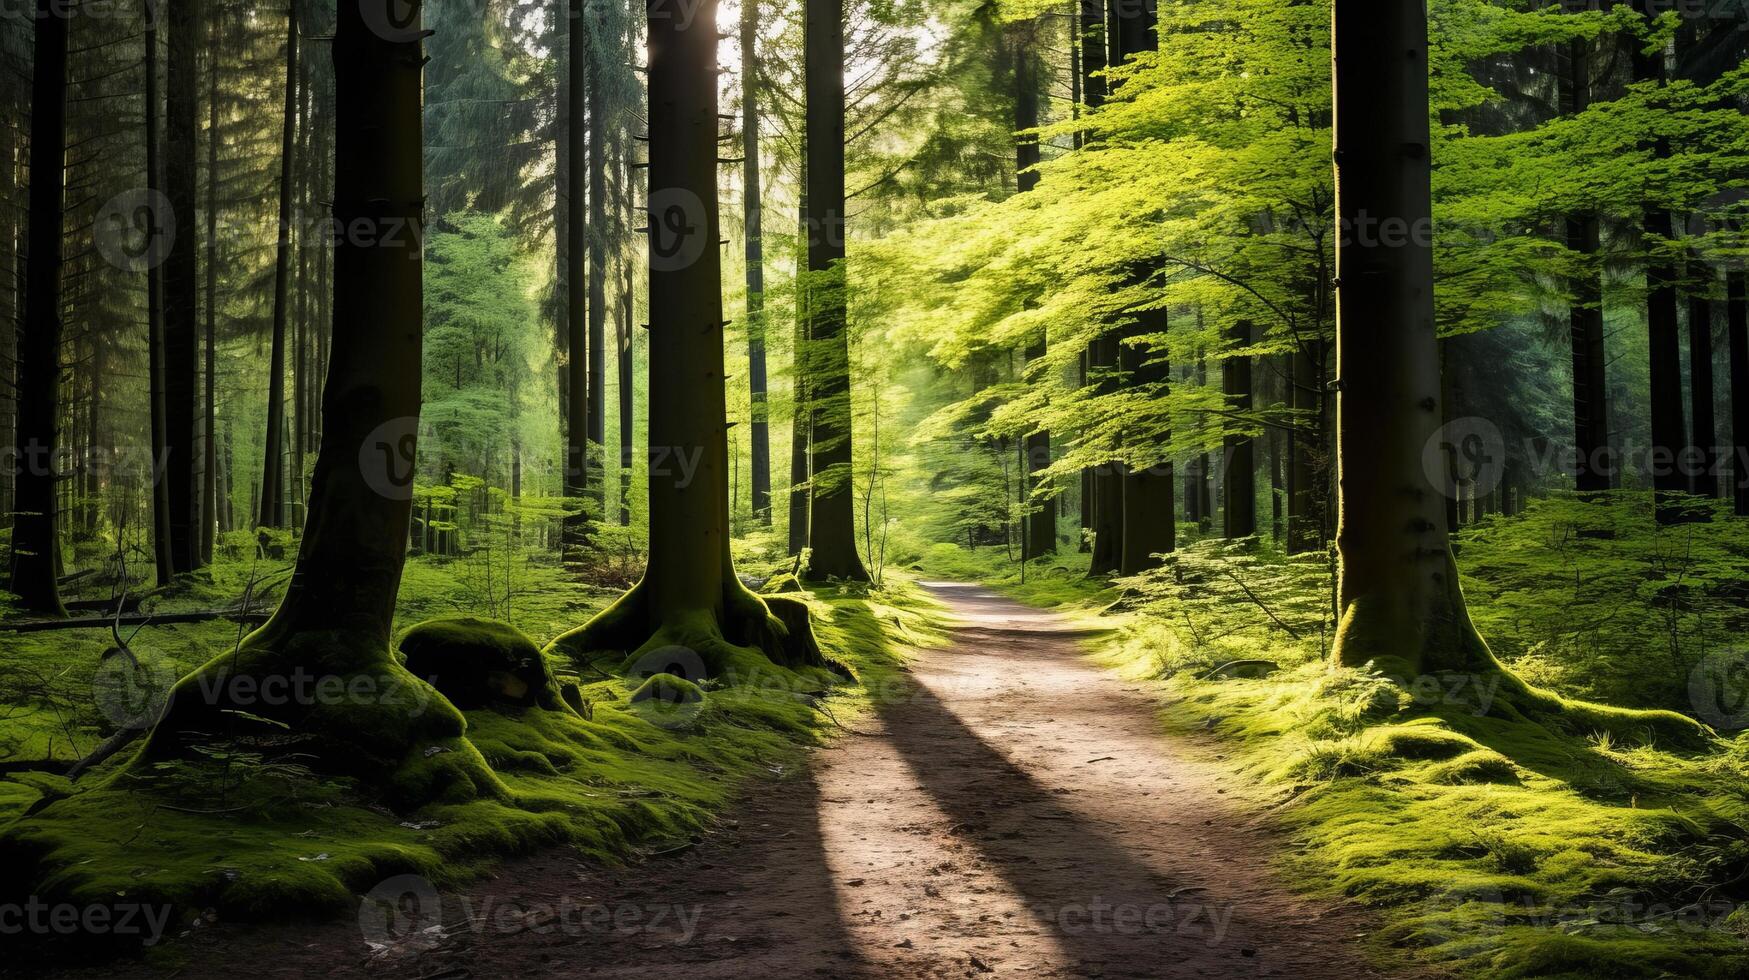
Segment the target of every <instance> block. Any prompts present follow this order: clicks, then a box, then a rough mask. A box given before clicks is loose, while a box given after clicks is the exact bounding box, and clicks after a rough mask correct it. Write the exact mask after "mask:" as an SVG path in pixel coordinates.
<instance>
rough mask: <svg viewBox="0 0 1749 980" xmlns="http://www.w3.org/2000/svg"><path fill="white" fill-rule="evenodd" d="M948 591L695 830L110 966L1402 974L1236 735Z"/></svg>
mask: <svg viewBox="0 0 1749 980" xmlns="http://www.w3.org/2000/svg"><path fill="white" fill-rule="evenodd" d="M930 590H931V591H932V592H933V593H934V594H935V595H936V596H937V598H939V599H940V600H941V601H942V602H944V603H945V604H947V605H948V607H949V609H950V612H951V614H952V616H953V621H954V622H953V629H954V631H953V634H952V636H951V638H950V639H951V642H950V643H949V644H947V645H946V646H943V647H939V648H936V649H929V650H923V651H920V652H919V653H918V654H917V658H916V659H915V660H913V661H912V662H911V663H910V665H909V667H908V668H907V669H906V672H905V673H906V676H905V681H904V683H903V684H901V685H900V686H899V687H898V688H897V689H896V690H895V691H892V692H889V696H887V697H884V698H876V699H875V703H874V705H873V707H872V709H871V710H869V711H868V712H866V713H865V714H863V715H861V716H860V717H857V718H856V719H854V720H852V721H850V725H851V726H852V727H853V728H854V729H855V734H850V735H845V736H844V737H842V738H840V739H838V740H836V741H835V742H833V743H832V744H829V745H827V746H826V747H824V748H822V749H820V750H818V751H816V752H814V753H813V754H812V755H811V757H810V760H811V761H810V763H809V764H808V765H807V766H806V767H804V768H803V769H802V770H801V771H798V772H793V773H788V774H785V775H783V776H780V777H778V778H776V779H774V780H772V781H766V782H762V783H759V784H755V785H752V786H750V787H749V788H748V789H749V792H748V793H747V795H746V798H745V801H744V802H743V803H741V804H740V805H738V806H737V807H735V808H732V809H731V810H730V811H728V812H727V814H726V815H725V819H724V822H723V825H722V832H720V833H716V834H713V835H711V836H710V837H708V838H707V839H706V840H705V842H704V843H702V844H700V845H698V846H696V847H693V848H690V849H687V850H684V851H681V852H679V853H676V854H673V855H669V856H665V857H657V858H654V859H651V860H649V861H646V862H643V863H640V864H635V865H632V866H629V867H622V868H603V867H601V866H600V865H599V864H596V863H593V862H585V861H583V860H580V859H579V858H578V857H576V856H575V855H573V854H569V853H566V852H564V851H559V850H553V851H547V852H544V853H542V854H538V855H535V856H531V857H526V858H520V859H516V860H513V861H510V862H507V863H506V864H504V865H502V866H501V867H500V869H499V870H498V872H497V873H496V874H495V875H493V876H491V877H489V878H487V879H486V880H483V881H480V882H478V883H477V884H475V885H474V886H472V887H470V888H468V889H466V890H464V891H461V892H456V893H449V894H445V895H444V896H443V897H442V903H441V905H442V910H441V914H438V913H437V912H436V911H435V910H434V909H431V908H418V909H417V910H414V909H407V910H405V914H404V915H403V916H402V917H401V918H402V919H403V920H404V921H398V922H396V923H395V924H394V926H393V927H392V928H391V929H390V930H389V931H390V933H391V935H390V936H389V937H388V938H390V939H391V940H392V941H390V942H387V943H386V944H384V943H382V942H380V941H379V942H378V944H377V947H376V948H375V949H374V951H373V950H372V948H371V947H369V946H367V943H366V941H365V940H366V939H368V938H370V933H371V932H372V930H373V929H375V930H377V931H378V932H379V935H378V937H377V938H378V939H379V940H381V939H383V938H385V937H384V936H382V935H380V932H381V931H382V927H381V926H380V924H376V923H366V924H364V926H363V928H362V934H361V924H360V923H355V922H351V921H346V922H334V923H328V924H324V925H310V924H303V925H298V924H293V923H284V924H275V925H256V926H236V927H232V926H221V927H219V928H215V929H210V930H206V931H204V932H201V933H198V934H196V935H194V936H191V937H189V938H188V939H186V940H182V941H179V942H178V943H177V944H176V945H178V946H181V947H182V948H181V949H179V950H176V952H175V953H173V954H172V955H171V956H170V957H167V958H165V959H164V960H162V961H160V963H159V964H158V966H157V967H155V968H148V967H147V966H146V965H145V964H142V963H138V962H135V963H130V964H121V965H117V966H114V967H111V968H110V971H111V972H107V973H106V972H104V971H99V972H97V973H95V974H89V975H94V976H100V975H114V976H119V975H127V976H142V975H147V974H148V973H152V972H159V971H160V970H161V972H162V973H163V974H165V975H169V974H172V973H173V974H174V975H176V976H179V977H197V976H232V975H235V974H236V973H237V971H238V970H239V969H240V968H242V969H247V970H248V971H249V972H250V973H252V974H254V975H256V976H261V977H280V976H285V977H293V976H300V977H301V976H349V975H361V976H362V975H376V976H394V977H420V978H427V980H435V978H446V980H460V978H466V977H486V976H520V975H537V976H544V975H571V974H576V973H578V972H587V973H589V974H590V975H592V976H604V977H644V976H649V977H655V976H670V975H674V974H675V973H676V972H677V971H679V970H684V971H686V973H687V974H688V975H690V976H696V977H751V976H762V975H763V976H795V975H798V974H808V973H811V974H814V975H819V976H833V977H847V976H870V977H950V976H951V977H958V976H967V977H977V976H983V975H993V976H1000V975H1023V976H1036V977H1083V976H1085V977H1149V978H1153V977H1249V976H1282V977H1288V976H1296V977H1343V978H1358V977H1368V976H1380V975H1383V974H1382V973H1381V972H1380V971H1379V970H1378V968H1377V967H1376V966H1374V965H1371V964H1369V963H1368V962H1367V961H1366V960H1365V959H1364V958H1363V956H1362V954H1361V953H1360V952H1359V951H1360V949H1361V948H1362V947H1363V946H1364V945H1365V943H1366V940H1365V937H1366V936H1367V935H1368V934H1369V932H1370V931H1371V930H1372V928H1373V923H1372V922H1371V921H1370V919H1369V918H1368V917H1367V916H1366V915H1365V914H1364V913H1362V912H1361V911H1360V910H1359V909H1357V908H1355V907H1353V906H1341V907H1338V906H1332V905H1329V904H1321V903H1319V902H1317V901H1314V900H1311V899H1307V898H1304V897H1301V896H1299V895H1297V894H1296V893H1294V892H1293V891H1291V890H1290V889H1289V888H1288V887H1287V886H1286V885H1284V884H1283V883H1282V882H1281V881H1280V880H1279V879H1278V878H1277V876H1276V874H1275V872H1274V870H1273V868H1272V864H1273V862H1272V857H1273V856H1274V855H1275V854H1277V853H1278V852H1279V850H1280V848H1281V846H1282V842H1281V841H1279V840H1278V839H1277V836H1276V832H1275V831H1272V830H1271V829H1270V828H1269V827H1268V826H1266V825H1265V823H1264V822H1263V821H1262V819H1261V817H1260V815H1259V813H1258V812H1256V811H1255V810H1254V809H1252V808H1251V807H1250V806H1249V805H1247V804H1246V803H1244V802H1242V801H1241V800H1240V792H1239V790H1238V788H1237V787H1235V788H1234V792H1232V793H1229V792H1228V788H1227V787H1226V786H1224V785H1223V784H1224V783H1225V782H1228V781H1231V780H1232V779H1234V776H1233V775H1232V773H1231V770H1230V768H1229V767H1227V766H1224V765H1222V764H1221V763H1220V762H1219V761H1218V758H1219V757H1218V756H1216V755H1215V754H1214V753H1216V752H1217V751H1218V749H1219V747H1218V746H1216V745H1213V744H1212V743H1210V744H1207V745H1205V744H1199V743H1200V740H1199V739H1196V738H1195V737H1194V736H1175V737H1171V738H1168V737H1165V736H1163V735H1162V731H1161V724H1160V719H1159V699H1158V692H1156V691H1154V690H1152V689H1151V688H1149V687H1147V686H1145V685H1140V684H1132V683H1126V682H1124V681H1123V680H1121V679H1119V678H1117V677H1116V676H1115V675H1114V674H1113V673H1111V672H1109V671H1106V670H1103V669H1101V668H1100V667H1098V666H1097V665H1095V664H1094V663H1092V662H1090V661H1089V660H1088V659H1087V658H1086V657H1085V656H1084V650H1083V648H1082V646H1081V644H1080V643H1079V642H1078V641H1079V640H1080V639H1081V638H1082V636H1083V635H1084V634H1083V633H1082V632H1081V631H1080V629H1079V628H1078V627H1076V626H1074V625H1072V624H1071V623H1070V622H1069V621H1068V620H1067V619H1065V618H1062V617H1058V616H1055V615H1053V614H1049V613H1044V612H1039V611H1037V610H1034V609H1030V608H1027V607H1025V606H1022V605H1020V604H1018V603H1016V602H1013V601H1011V600H1008V599H1003V598H1000V597H998V596H996V595H994V594H992V593H990V592H987V591H985V590H983V589H982V588H979V587H974V586H964V585H949V584H942V583H937V584H934V585H931V586H930ZM361 918H362V917H361ZM165 952H170V951H169V950H166V951H165ZM245 965H246V966H245Z"/></svg>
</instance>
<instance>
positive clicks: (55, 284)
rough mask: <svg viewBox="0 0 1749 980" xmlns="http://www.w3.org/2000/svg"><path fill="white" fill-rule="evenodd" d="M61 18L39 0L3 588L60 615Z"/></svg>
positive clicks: (40, 610)
mask: <svg viewBox="0 0 1749 980" xmlns="http://www.w3.org/2000/svg"><path fill="white" fill-rule="evenodd" d="M69 20H70V18H69V17H67V16H66V12H65V11H63V10H59V9H57V8H56V7H55V6H54V4H53V3H52V0H38V2H37V10H36V27H35V37H36V43H35V50H36V55H35V62H34V65H33V67H32V75H31V110H30V197H29V201H30V209H29V220H30V232H29V234H30V239H29V244H30V250H29V254H28V256H27V258H26V260H25V282H24V329H23V331H22V335H21V336H20V338H19V342H18V426H17V429H16V430H15V432H14V437H13V441H14V446H13V449H14V450H15V452H14V455H13V460H14V462H13V465H14V466H15V467H17V471H16V477H15V483H14V486H15V487H16V496H15V501H16V503H15V507H16V516H15V518H14V523H13V526H12V569H11V572H12V575H11V584H10V586H9V587H10V589H11V591H12V592H13V593H14V594H16V595H17V596H18V604H19V606H20V607H22V608H24V609H26V610H29V611H30V612H33V613H36V614H38V615H43V616H65V615H66V614H67V611H66V609H65V608H64V607H62V605H61V594H60V587H59V584H58V574H59V569H57V567H56V566H57V564H58V561H57V559H58V558H59V555H60V550H61V536H60V520H59V514H58V513H57V508H58V501H57V500H56V479H55V466H56V459H55V457H56V454H57V453H58V451H59V447H60V434H61V433H60V425H61V257H62V234H61V231H62V229H61V223H62V222H61V209H62V205H63V202H64V200H65V197H66V173H65V171H64V170H63V158H62V155H63V154H64V153H65V150H66V145H67V22H68V21H69Z"/></svg>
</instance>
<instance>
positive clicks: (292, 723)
mask: <svg viewBox="0 0 1749 980" xmlns="http://www.w3.org/2000/svg"><path fill="white" fill-rule="evenodd" d="M466 730H467V722H466V720H465V719H464V718H463V716H462V713H461V712H460V711H459V710H457V708H456V707H455V705H453V704H451V703H450V702H449V701H448V700H447V699H446V698H444V697H443V695H441V694H440V693H439V692H438V691H437V690H436V689H435V688H433V687H432V686H431V685H430V684H428V683H427V682H426V681H424V680H422V679H420V678H419V677H416V676H414V675H413V674H412V673H411V672H409V671H408V670H407V669H406V668H405V667H403V666H402V665H401V664H400V663H399V662H398V661H397V660H396V659H395V657H394V655H393V654H392V653H391V652H390V651H389V650H388V648H387V646H386V645H385V644H383V643H382V642H381V641H380V640H379V639H377V638H375V637H374V636H368V635H365V634H361V633H351V632H340V631H303V632H291V633H278V632H274V631H272V630H271V627H270V628H269V629H264V630H262V631H261V632H258V633H257V634H255V635H254V636H252V637H250V638H249V639H247V640H245V641H244V642H243V644H242V645H241V646H240V647H239V648H238V649H237V650H235V651H234V652H231V653H226V654H223V655H220V656H218V657H215V658H213V659H212V660H210V661H208V662H207V663H206V664H205V665H203V666H202V667H200V668H199V669H197V670H195V671H194V672H193V673H192V674H189V675H188V676H187V677H184V678H183V679H182V680H181V681H180V682H178V683H177V685H176V687H175V688H174V689H173V690H172V692H171V695H170V699H169V702H168V704H167V705H166V707H165V710H164V713H163V716H162V717H161V719H160V720H159V722H158V724H157V725H156V726H155V727H154V728H153V730H152V732H151V733H150V735H148V736H147V739H146V741H145V744H144V746H143V747H142V748H141V749H140V751H139V752H138V754H137V755H136V756H135V757H134V759H133V761H132V763H131V764H130V765H129V766H128V767H127V768H126V769H125V770H124V771H123V772H122V773H120V774H118V776H117V777H115V778H118V779H132V778H137V777H139V776H142V775H147V774H149V773H150V772H151V771H152V769H153V767H155V766H156V765H157V764H159V763H161V762H166V761H169V760H176V759H182V760H190V759H193V760H199V759H203V758H205V759H211V758H226V757H231V758H237V759H242V758H245V756H246V757H247V758H248V759H249V760H252V761H254V762H256V763H258V764H259V763H266V764H274V763H277V762H283V763H288V764H289V763H294V762H295V764H296V765H297V766H298V767H300V768H307V769H311V770H314V771H317V772H320V773H322V774H325V775H329V776H338V777H344V778H351V779H356V780H358V781H359V782H360V783H362V784H364V785H367V786H369V787H370V788H371V789H372V790H373V791H374V792H375V793H376V794H377V795H379V796H380V797H381V798H382V800H383V801H384V802H385V803H387V804H388V805H390V806H391V807H394V808H396V809H409V810H410V809H414V808H417V807H419V806H423V805H426V804H429V803H439V802H441V803H462V802H467V801H470V800H475V799H482V798H488V797H492V798H504V797H506V796H507V795H508V792H509V791H508V790H507V789H506V787H505V786H504V784H503V783H502V782H501V781H500V780H499V779H498V778H497V776H496V775H495V774H494V773H493V772H492V770H491V767H490V766H488V765H487V764H486V761H485V759H483V758H482V757H481V756H480V753H479V752H478V751H477V750H476V749H475V748H474V746H473V745H472V744H471V743H470V742H469V741H468V740H467V738H466ZM239 753H243V754H244V755H239Z"/></svg>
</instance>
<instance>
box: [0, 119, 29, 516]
mask: <svg viewBox="0 0 1749 980" xmlns="http://www.w3.org/2000/svg"><path fill="white" fill-rule="evenodd" d="M23 100H24V93H23V92H21V91H19V90H18V88H17V87H14V88H12V89H11V90H9V91H8V92H7V93H6V95H5V96H4V97H3V101H0V105H4V107H5V110H6V111H7V112H9V113H11V114H12V115H11V118H13V119H21V118H22V117H23V115H24V105H23ZM17 140H18V130H17V129H16V128H14V127H13V126H10V125H8V126H0V296H4V297H5V298H6V307H5V309H4V310H3V311H0V446H7V447H10V446H12V445H13V444H14V442H15V433H16V432H17V428H18V425H17V413H18V401H17V393H18V389H17V387H16V385H17V376H18V317H19V313H20V312H21V311H20V307H21V305H22V304H23V301H24V279H23V273H22V271H21V270H20V269H19V267H18V259H19V254H18V251H19V250H18V232H19V226H20V224H21V222H20V221H19V220H18V215H19V214H20V213H22V212H23V210H24V203H23V202H22V201H20V200H19V199H18V192H19V184H20V181H19V177H18V157H17V152H18V142H17ZM13 476H14V467H11V466H0V528H9V527H11V526H12V510H13V508H12V487H13Z"/></svg>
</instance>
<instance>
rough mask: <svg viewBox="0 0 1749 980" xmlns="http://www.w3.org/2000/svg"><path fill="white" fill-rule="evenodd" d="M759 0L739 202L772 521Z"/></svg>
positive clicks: (764, 486)
mask: <svg viewBox="0 0 1749 980" xmlns="http://www.w3.org/2000/svg"><path fill="white" fill-rule="evenodd" d="M758 19H759V3H758V0H742V3H741V206H742V209H743V214H744V216H745V217H744V219H743V228H744V229H745V230H744V232H743V235H744V237H745V238H746V259H747V399H748V409H749V413H750V414H751V416H752V417H751V418H750V419H749V422H750V424H751V426H752V428H751V430H750V433H749V434H750V437H751V440H752V443H753V460H752V466H751V469H752V473H751V482H752V485H753V514H754V516H756V517H758V518H759V523H760V524H763V525H765V526H766V527H770V526H771V421H770V414H771V413H770V411H769V408H768V406H767V400H766V391H765V235H764V227H763V222H764V216H763V214H762V209H763V189H762V188H761V187H760V184H759V177H760V170H759V87H758V84H757V82H758V65H759V61H758V39H759V25H758Z"/></svg>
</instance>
